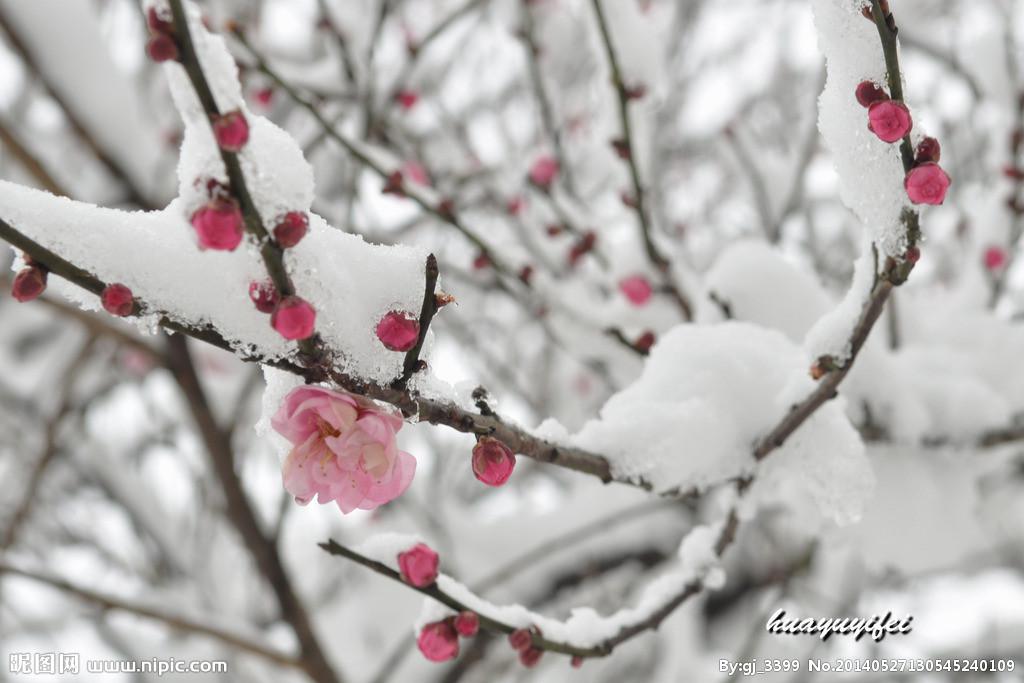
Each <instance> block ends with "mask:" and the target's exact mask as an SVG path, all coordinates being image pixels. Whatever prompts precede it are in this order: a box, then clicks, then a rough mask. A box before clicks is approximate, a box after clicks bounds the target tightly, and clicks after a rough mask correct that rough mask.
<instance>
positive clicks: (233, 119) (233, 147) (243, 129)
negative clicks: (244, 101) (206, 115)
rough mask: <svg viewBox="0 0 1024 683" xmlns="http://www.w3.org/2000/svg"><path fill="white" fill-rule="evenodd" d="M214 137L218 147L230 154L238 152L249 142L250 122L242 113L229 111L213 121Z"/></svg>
mask: <svg viewBox="0 0 1024 683" xmlns="http://www.w3.org/2000/svg"><path fill="white" fill-rule="evenodd" d="M213 135H214V137H215V138H217V145H218V146H219V147H220V148H221V149H224V150H227V151H229V152H237V151H238V150H240V149H242V147H244V146H245V143H246V142H248V141H249V122H248V121H246V120H245V116H244V115H243V114H242V112H240V111H238V110H235V111H229V112H228V113H227V114H223V115H222V116H215V117H214V119H213Z"/></svg>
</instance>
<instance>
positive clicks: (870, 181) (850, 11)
mask: <svg viewBox="0 0 1024 683" xmlns="http://www.w3.org/2000/svg"><path fill="white" fill-rule="evenodd" d="M862 5H863V3H862V2H860V0H813V2H812V6H813V8H814V24H815V26H816V27H817V29H818V47H819V49H820V50H821V52H822V54H824V55H825V59H826V64H827V68H828V79H827V80H826V82H825V89H824V91H823V92H822V93H821V98H820V99H819V102H818V104H819V118H818V127H819V129H820V130H821V134H822V137H824V139H825V144H826V145H827V146H828V148H829V150H830V151H831V152H832V162H833V163H834V164H835V167H836V171H837V172H838V174H839V195H840V197H841V198H842V200H843V203H844V204H846V206H847V207H849V208H850V209H851V210H852V211H853V212H854V213H855V214H857V216H858V217H859V218H860V220H861V221H862V222H863V223H864V225H865V226H866V228H867V229H868V230H870V231H872V234H873V235H874V239H875V242H876V243H877V244H878V247H879V250H880V251H881V252H882V253H883V254H887V255H890V256H895V255H897V254H901V253H902V252H903V251H904V249H905V244H904V240H903V230H902V228H901V224H900V214H901V212H902V211H903V209H904V208H905V207H907V206H909V200H908V199H907V196H906V192H905V191H904V189H903V176H904V172H903V165H902V162H901V160H900V153H899V146H898V145H890V144H888V143H885V142H882V141H881V140H879V139H878V138H877V137H876V136H875V135H874V133H872V132H871V131H869V130H868V128H867V124H868V116H867V110H865V109H864V108H863V107H861V106H860V104H859V103H858V102H857V98H856V97H855V96H854V93H855V91H856V88H857V84H858V83H860V82H861V81H865V80H868V81H874V82H875V83H878V84H880V85H882V87H884V88H885V89H886V90H887V91H888V90H889V88H888V85H887V81H886V70H885V58H884V55H883V54H882V45H881V42H880V40H879V37H878V31H877V29H876V28H875V26H874V24H873V23H872V22H869V21H867V20H866V19H865V18H864V17H863V16H862V15H861V13H860V8H861V6H862ZM911 114H913V110H911Z"/></svg>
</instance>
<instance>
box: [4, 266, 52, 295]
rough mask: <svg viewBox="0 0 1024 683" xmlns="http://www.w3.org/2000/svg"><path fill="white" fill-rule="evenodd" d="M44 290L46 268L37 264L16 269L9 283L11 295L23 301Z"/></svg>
mask: <svg viewBox="0 0 1024 683" xmlns="http://www.w3.org/2000/svg"><path fill="white" fill-rule="evenodd" d="M44 291H46V269H45V268H43V267H42V266H39V265H31V266H26V267H25V268H22V269H21V270H19V271H18V274H17V275H15V276H14V282H13V283H12V284H11V296H13V297H14V298H15V299H17V300H18V301H20V302H21V303H25V302H26V301H32V300H33V299H36V298H38V297H39V295H40V294H42V293H43V292H44Z"/></svg>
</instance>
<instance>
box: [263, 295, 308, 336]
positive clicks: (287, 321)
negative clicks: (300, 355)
mask: <svg viewBox="0 0 1024 683" xmlns="http://www.w3.org/2000/svg"><path fill="white" fill-rule="evenodd" d="M270 325H271V327H273V328H274V329H275V330H277V332H278V334H280V335H281V336H282V337H284V338H285V339H292V340H295V339H308V338H309V337H311V336H313V329H314V326H315V325H316V310H315V309H314V308H313V307H312V306H311V305H310V304H309V302H308V301H306V300H305V299H302V298H299V297H297V296H286V297H284V298H283V299H281V301H279V302H278V304H277V306H276V307H275V308H274V312H273V314H271V316H270Z"/></svg>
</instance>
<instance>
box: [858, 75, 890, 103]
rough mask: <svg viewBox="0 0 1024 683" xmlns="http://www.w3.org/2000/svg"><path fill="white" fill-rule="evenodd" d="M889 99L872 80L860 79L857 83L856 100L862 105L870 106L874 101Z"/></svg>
mask: <svg viewBox="0 0 1024 683" xmlns="http://www.w3.org/2000/svg"><path fill="white" fill-rule="evenodd" d="M887 99H889V96H888V95H887V94H886V92H885V91H884V90H882V89H881V88H880V87H878V84H877V83H875V82H874V81H861V82H860V83H859V84H858V85H857V101H858V102H860V106H862V107H865V108H867V107H870V106H871V105H872V104H874V103H875V102H881V101H883V100H887Z"/></svg>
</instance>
